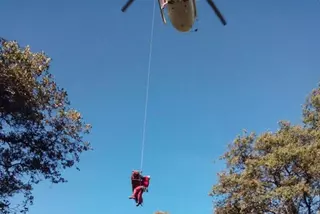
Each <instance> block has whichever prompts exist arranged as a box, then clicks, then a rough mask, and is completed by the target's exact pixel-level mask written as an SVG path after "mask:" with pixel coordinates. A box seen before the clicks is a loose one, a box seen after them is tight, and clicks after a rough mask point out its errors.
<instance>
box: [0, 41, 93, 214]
mask: <svg viewBox="0 0 320 214" xmlns="http://www.w3.org/2000/svg"><path fill="white" fill-rule="evenodd" d="M50 61H51V59H50V58H49V57H48V56H46V55H45V53H43V52H41V53H32V52H31V51H30V47H29V46H27V47H25V48H21V47H20V46H19V45H18V43H17V42H14V41H6V40H4V39H0V213H4V214H7V213H17V212H19V211H21V213H26V212H27V211H28V207H29V206H30V205H32V203H33V199H34V197H33V195H32V189H33V186H34V185H35V184H37V183H39V182H40V181H43V180H49V181H51V182H52V183H63V182H66V179H64V178H63V177H62V174H61V171H62V169H66V168H70V167H72V166H74V165H75V163H76V162H79V160H80V154H81V153H82V152H83V151H88V150H90V149H91V147H90V144H89V143H87V142H85V141H84V138H83V137H84V135H85V134H88V133H89V131H90V129H91V126H90V125H89V124H85V123H84V122H83V119H82V117H81V114H80V113H79V112H77V111H76V110H74V109H72V108H71V107H70V102H69V100H68V95H67V92H66V91H65V90H64V89H62V88H59V87H58V86H57V84H56V82H55V81H54V79H53V76H52V75H51V74H50V73H49V65H50ZM20 194H22V195H23V199H22V200H21V201H20V203H19V204H18V205H19V206H18V207H13V205H12V203H10V201H11V199H12V198H13V197H15V196H17V195H20Z"/></svg>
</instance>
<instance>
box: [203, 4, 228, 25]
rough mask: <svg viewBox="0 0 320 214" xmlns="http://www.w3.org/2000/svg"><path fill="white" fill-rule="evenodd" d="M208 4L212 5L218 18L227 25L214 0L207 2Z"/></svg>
mask: <svg viewBox="0 0 320 214" xmlns="http://www.w3.org/2000/svg"><path fill="white" fill-rule="evenodd" d="M207 2H208V4H209V5H210V7H211V8H212V9H213V11H214V12H215V13H216V15H217V16H218V18H219V19H220V21H221V22H222V24H223V25H226V24H227V22H226V20H225V19H224V18H223V16H222V14H221V12H220V10H219V9H218V8H217V6H216V5H215V3H214V2H213V1H212V0H207Z"/></svg>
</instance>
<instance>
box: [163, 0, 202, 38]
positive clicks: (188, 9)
mask: <svg viewBox="0 0 320 214" xmlns="http://www.w3.org/2000/svg"><path fill="white" fill-rule="evenodd" d="M195 1H196V0H169V1H168V3H167V5H166V7H167V9H168V16H169V19H170V21H171V23H172V25H173V27H174V28H175V29H177V30H178V31H180V32H188V31H190V30H191V29H192V26H193V24H194V22H195V20H196V17H197V9H196V2H195Z"/></svg>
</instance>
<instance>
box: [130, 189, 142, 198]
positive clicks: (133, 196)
mask: <svg viewBox="0 0 320 214" xmlns="http://www.w3.org/2000/svg"><path fill="white" fill-rule="evenodd" d="M139 188H140V186H137V187H136V188H134V190H133V193H132V195H131V196H130V197H129V199H136V198H137V194H138V191H139Z"/></svg>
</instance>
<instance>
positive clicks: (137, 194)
mask: <svg viewBox="0 0 320 214" xmlns="http://www.w3.org/2000/svg"><path fill="white" fill-rule="evenodd" d="M149 184H150V176H146V177H141V183H140V185H139V186H138V187H135V188H134V191H133V194H132V196H130V199H135V201H136V203H137V206H139V205H142V203H143V197H142V194H143V193H144V192H145V191H147V192H148V187H149Z"/></svg>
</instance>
